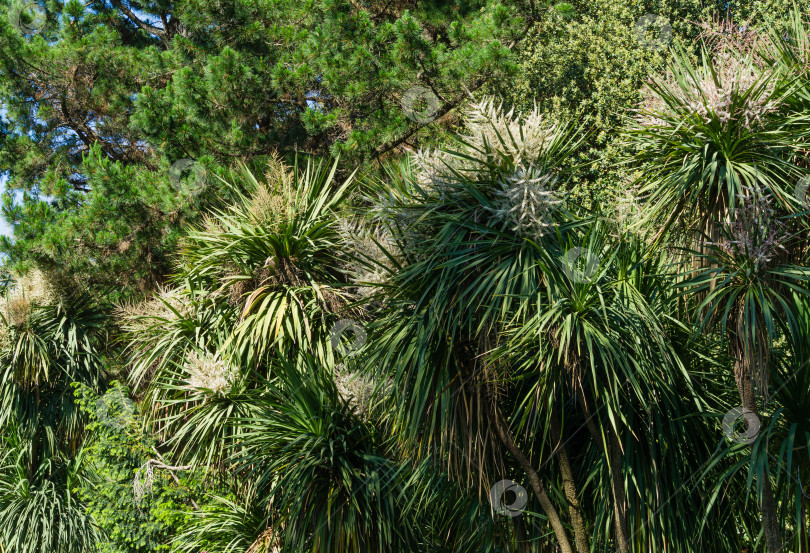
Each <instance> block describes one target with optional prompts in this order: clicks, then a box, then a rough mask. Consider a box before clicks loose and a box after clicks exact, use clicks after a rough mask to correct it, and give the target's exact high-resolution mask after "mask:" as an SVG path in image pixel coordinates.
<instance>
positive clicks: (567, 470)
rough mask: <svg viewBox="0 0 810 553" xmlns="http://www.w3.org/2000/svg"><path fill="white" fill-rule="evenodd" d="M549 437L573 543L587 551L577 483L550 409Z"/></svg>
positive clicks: (586, 538) (581, 549)
mask: <svg viewBox="0 0 810 553" xmlns="http://www.w3.org/2000/svg"><path fill="white" fill-rule="evenodd" d="M551 439H552V440H553V442H554V443H555V444H556V445H555V446H554V447H555V450H558V451H557V459H558V460H559V463H560V472H562V481H563V491H564V492H565V499H566V500H567V501H568V513H569V516H570V517H571V526H573V528H574V543H575V544H576V546H577V551H578V552H579V553H589V551H590V550H591V548H590V546H589V545H588V532H587V530H586V527H585V520H584V519H583V518H582V508H581V507H580V505H579V497H578V493H577V485H576V481H575V480H574V471H573V470H572V469H571V460H570V458H569V456H568V448H567V447H566V446H565V443H564V442H563V440H562V429H561V425H560V420H559V417H558V416H557V411H556V409H555V408H553V407H552V410H551Z"/></svg>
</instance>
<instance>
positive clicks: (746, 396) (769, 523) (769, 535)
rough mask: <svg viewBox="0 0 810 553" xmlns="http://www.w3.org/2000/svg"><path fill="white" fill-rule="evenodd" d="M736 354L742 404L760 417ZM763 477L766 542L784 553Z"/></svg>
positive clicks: (774, 506) (747, 376)
mask: <svg viewBox="0 0 810 553" xmlns="http://www.w3.org/2000/svg"><path fill="white" fill-rule="evenodd" d="M732 339H734V338H732ZM735 353H736V354H737V355H736V356H735V363H734V377H735V380H736V381H737V389H738V391H739V393H740V402H741V403H742V406H743V407H744V408H745V409H748V410H750V411H751V412H752V413H754V414H755V415H757V416H759V411H758V409H757V401H756V397H755V395H754V386H753V384H752V382H751V375H750V374H749V370H748V369H747V367H746V364H745V363H744V362H743V361H742V357H741V355H742V352H740V351H737V352H735ZM752 447H753V446H752ZM762 476H763V478H762V499H761V501H760V514H761V516H762V529H763V531H764V532H765V542H766V543H767V546H768V551H769V552H770V553H782V536H781V535H780V530H779V518H778V516H777V504H776V499H775V498H774V495H773V488H772V487H771V479H770V476H769V475H768V474H763V475H762Z"/></svg>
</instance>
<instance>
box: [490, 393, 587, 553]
mask: <svg viewBox="0 0 810 553" xmlns="http://www.w3.org/2000/svg"><path fill="white" fill-rule="evenodd" d="M493 412H494V421H495V431H496V432H497V434H498V438H500V440H501V442H502V443H503V445H504V446H505V447H506V449H507V450H509V453H511V454H512V456H513V457H514V458H515V460H517V462H518V464H519V465H520V467H521V468H522V469H523V472H525V473H526V476H527V477H528V478H529V483H530V484H531V486H532V489H533V490H534V493H535V494H536V495H537V499H538V500H539V501H540V507H541V508H542V509H543V512H544V513H545V515H546V516H547V517H548V520H549V522H550V523H551V529H552V530H553V531H554V535H555V536H556V537H557V543H558V545H559V546H560V552H561V553H574V551H573V549H571V542H570V541H569V539H568V534H567V533H566V531H565V526H563V523H562V520H561V519H560V515H559V513H558V512H557V508H556V507H555V506H554V503H552V501H551V498H550V497H549V495H548V493H547V492H546V489H545V487H544V486H543V482H542V481H541V480H540V475H539V474H537V471H536V470H535V469H534V467H533V466H532V464H531V462H529V459H528V458H527V457H526V455H525V454H524V453H523V452H522V451H521V450H520V448H519V447H518V445H517V443H516V442H515V439H514V437H513V436H512V432H511V431H510V430H509V428H508V427H507V426H506V422H505V421H504V420H503V416H502V415H501V412H500V409H498V406H497V405H495V406H493Z"/></svg>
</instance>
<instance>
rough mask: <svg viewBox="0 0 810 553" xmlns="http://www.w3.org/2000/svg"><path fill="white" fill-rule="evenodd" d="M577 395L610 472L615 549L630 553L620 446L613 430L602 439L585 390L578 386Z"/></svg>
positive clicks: (590, 430)
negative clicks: (594, 421)
mask: <svg viewBox="0 0 810 553" xmlns="http://www.w3.org/2000/svg"><path fill="white" fill-rule="evenodd" d="M579 397H580V401H581V402H582V410H583V413H584V414H585V425H586V426H587V427H588V431H589V432H590V433H591V436H593V439H594V440H596V443H598V444H600V445H601V446H602V450H603V451H604V453H605V456H606V457H607V460H608V464H609V467H608V470H609V472H610V492H611V495H612V496H613V516H614V527H615V528H614V529H615V536H614V540H615V541H616V551H617V552H618V553H630V537H629V531H628V529H627V528H628V525H627V497H626V495H625V493H624V479H623V478H622V473H621V470H620V467H621V466H622V458H621V447H620V445H619V440H618V438H617V437H616V434H615V432H613V431H612V430H608V437H607V439H602V434H601V432H599V429H598V428H597V427H596V425H595V424H594V423H593V418H594V413H593V411H592V410H591V408H590V406H589V405H588V401H587V399H586V398H585V392H584V391H583V390H582V388H581V387H580V389H579Z"/></svg>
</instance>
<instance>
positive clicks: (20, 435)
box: [0, 282, 107, 553]
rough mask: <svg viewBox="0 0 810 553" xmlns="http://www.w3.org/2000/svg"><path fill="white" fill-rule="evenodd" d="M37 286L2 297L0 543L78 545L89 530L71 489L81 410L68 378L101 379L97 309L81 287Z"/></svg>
mask: <svg viewBox="0 0 810 553" xmlns="http://www.w3.org/2000/svg"><path fill="white" fill-rule="evenodd" d="M40 288H41V290H40V292H39V293H38V294H37V295H36V296H34V297H31V296H29V295H26V290H25V287H24V286H19V288H15V289H13V290H12V291H10V292H9V293H8V294H7V297H6V298H5V301H4V302H3V305H2V311H3V313H2V319H3V322H2V333H3V343H2V347H0V359H2V365H3V374H2V382H0V390H1V391H0V393H1V394H2V399H3V407H2V409H1V410H0V427H1V428H2V439H3V445H2V467H0V522H2V528H1V529H0V543H2V544H3V547H5V548H7V550H8V551H24V552H31V553H34V552H42V553H44V552H46V551H65V552H66V553H71V552H76V553H79V552H84V551H87V550H88V549H92V548H93V547H95V543H96V537H97V535H96V529H95V527H94V525H93V523H92V521H91V520H90V517H89V516H88V515H87V514H86V513H85V512H84V508H83V504H82V502H81V501H80V499H79V498H78V497H77V495H76V490H77V488H78V487H79V484H80V483H81V482H82V481H83V480H84V478H85V476H84V464H83V462H82V449H81V445H82V439H83V435H84V426H85V424H86V416H85V415H84V414H83V413H81V411H80V409H79V406H78V403H77V402H76V399H75V397H74V389H73V387H72V384H74V383H81V384H84V385H87V386H90V387H91V388H92V389H94V390H101V389H102V388H103V387H104V385H105V383H106V371H105V364H104V360H103V352H104V348H105V347H106V333H107V331H106V327H105V324H106V322H107V317H106V315H105V314H104V312H103V310H102V309H101V308H100V307H99V306H98V305H97V304H96V303H95V302H94V301H93V300H91V299H90V298H88V297H87V296H85V295H81V294H78V295H68V296H60V295H59V294H58V293H54V292H52V291H50V290H47V289H46V285H45V283H44V282H42V283H40Z"/></svg>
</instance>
